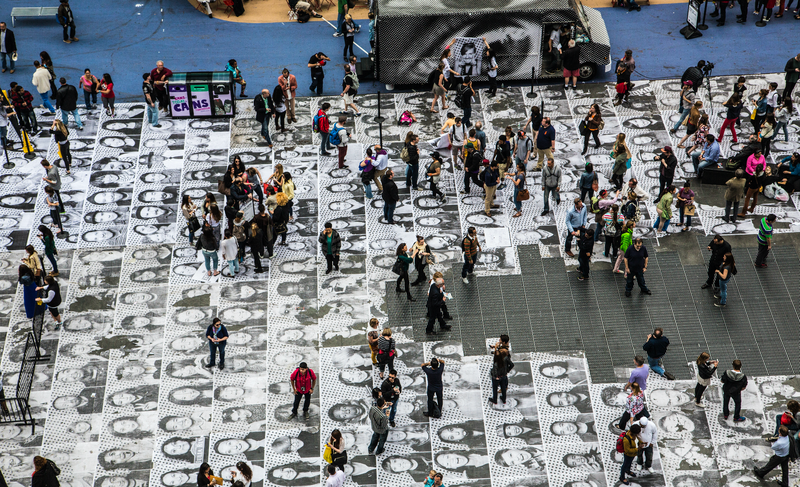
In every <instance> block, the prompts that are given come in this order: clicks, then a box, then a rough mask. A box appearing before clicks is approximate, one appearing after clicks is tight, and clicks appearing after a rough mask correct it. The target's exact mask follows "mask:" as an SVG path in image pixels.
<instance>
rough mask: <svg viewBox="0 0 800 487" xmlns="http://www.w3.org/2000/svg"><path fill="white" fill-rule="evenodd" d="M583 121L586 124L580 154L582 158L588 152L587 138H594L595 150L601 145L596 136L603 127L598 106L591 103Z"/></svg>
mask: <svg viewBox="0 0 800 487" xmlns="http://www.w3.org/2000/svg"><path fill="white" fill-rule="evenodd" d="M583 121H584V122H585V123H586V128H585V129H584V132H583V134H581V135H583V152H581V155H582V156H585V155H586V151H588V150H589V136H590V135H591V136H592V137H593V138H594V144H595V147H596V148H598V149H599V148H600V146H601V145H602V144H600V138H599V137H598V134H599V133H600V128H601V127H602V126H603V125H604V122H603V117H602V115H600V105H598V104H597V103H593V104H592V105H591V106H590V107H589V113H587V114H586V116H585V117H584V118H583Z"/></svg>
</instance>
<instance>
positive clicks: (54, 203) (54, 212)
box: [44, 186, 64, 235]
mask: <svg viewBox="0 0 800 487" xmlns="http://www.w3.org/2000/svg"><path fill="white" fill-rule="evenodd" d="M44 192H45V194H46V196H45V202H46V203H47V207H48V208H49V209H50V226H51V227H53V228H58V233H57V234H56V235H61V234H62V233H64V225H63V224H62V223H61V203H60V202H59V198H58V196H56V191H55V190H54V189H53V188H51V187H50V186H45V187H44Z"/></svg>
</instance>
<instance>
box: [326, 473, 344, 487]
mask: <svg viewBox="0 0 800 487" xmlns="http://www.w3.org/2000/svg"><path fill="white" fill-rule="evenodd" d="M344 480H345V475H344V472H342V471H341V470H336V473H335V474H333V475H331V476H330V477H328V480H326V481H325V487H342V486H343V485H344Z"/></svg>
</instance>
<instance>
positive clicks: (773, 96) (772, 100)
mask: <svg viewBox="0 0 800 487" xmlns="http://www.w3.org/2000/svg"><path fill="white" fill-rule="evenodd" d="M767 105H769V106H771V107H772V108H775V107H777V106H778V90H773V91H770V92H769V93H767Z"/></svg>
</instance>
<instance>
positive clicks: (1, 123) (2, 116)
mask: <svg viewBox="0 0 800 487" xmlns="http://www.w3.org/2000/svg"><path fill="white" fill-rule="evenodd" d="M7 126H8V114H7V113H6V109H5V107H3V106H0V127H7Z"/></svg>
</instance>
